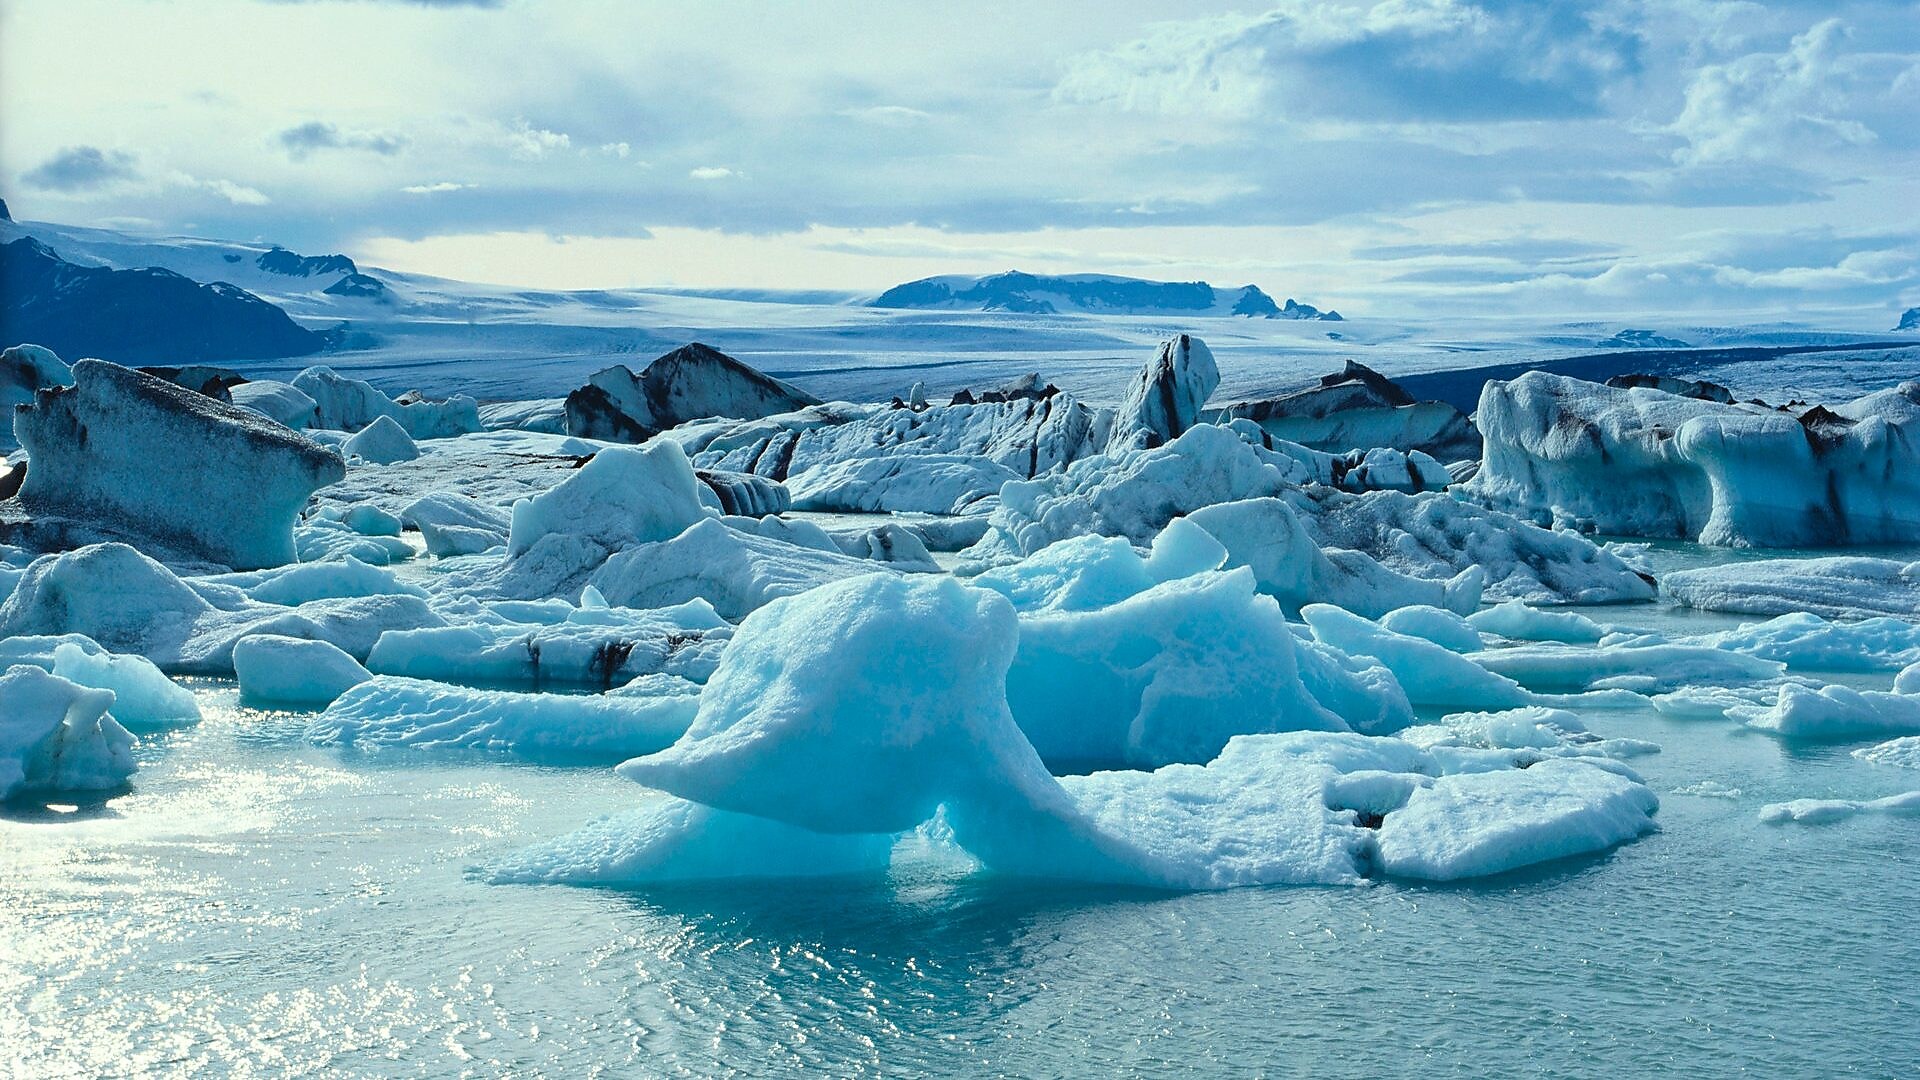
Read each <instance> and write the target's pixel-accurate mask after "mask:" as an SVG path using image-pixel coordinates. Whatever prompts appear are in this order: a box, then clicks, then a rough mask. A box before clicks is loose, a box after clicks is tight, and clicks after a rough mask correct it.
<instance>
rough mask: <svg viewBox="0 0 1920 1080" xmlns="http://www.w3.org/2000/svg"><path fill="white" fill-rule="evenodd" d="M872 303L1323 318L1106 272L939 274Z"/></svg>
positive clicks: (1256, 292) (1249, 293)
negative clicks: (969, 275)
mask: <svg viewBox="0 0 1920 1080" xmlns="http://www.w3.org/2000/svg"><path fill="white" fill-rule="evenodd" d="M873 306H874V307H882V308H920V309H933V310H944V311H1011V312H1018V313H1021V314H1029V315H1060V314H1086V315H1246V316H1250V317H1256V318H1268V319H1327V320H1332V321H1338V320H1339V319H1340V314H1339V313H1338V312H1333V311H1329V312H1324V313H1323V312H1321V311H1320V310H1319V309H1318V308H1315V307H1314V306H1312V305H1311V304H1300V303H1296V302H1295V301H1293V300H1292V299H1289V300H1288V301H1287V303H1286V306H1285V307H1281V306H1279V305H1278V304H1275V303H1274V302H1273V297H1271V296H1268V295H1267V294H1266V293H1265V292H1263V291H1261V289H1260V287H1259V286H1257V285H1242V286H1240V287H1238V288H1222V289H1216V288H1214V287H1213V286H1212V285H1209V284H1207V283H1206V282H1204V281H1147V280H1144V279H1141V278H1128V277H1117V276H1114V275H1111V274H1027V273H1022V272H1021V271H1018V270H1009V271H1007V272H1006V273H1004V274H993V275H990V276H987V277H968V276H965V275H953V274H949V275H943V276H940V277H930V278H922V279H920V280H919V281H909V282H907V283H906V284H904V285H895V286H894V287H893V288H891V289H888V290H887V291H886V292H883V293H881V294H880V295H879V296H877V297H875V298H874V300H873Z"/></svg>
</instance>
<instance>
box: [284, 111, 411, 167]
mask: <svg viewBox="0 0 1920 1080" xmlns="http://www.w3.org/2000/svg"><path fill="white" fill-rule="evenodd" d="M277 138H278V139H279V141H280V145H281V146H283V147H285V148H286V151H287V156H288V157H290V158H292V159H293V160H295V161H304V160H305V159H306V158H307V157H308V156H309V155H311V154H313V153H314V152H315V151H318V150H364V151H367V152H368V153H373V154H379V155H381V156H382V157H392V156H393V155H395V154H398V153H399V152H400V151H402V150H404V149H406V146H407V140H406V139H405V138H404V137H403V136H400V135H392V134H388V133H386V132H380V131H341V130H340V129H339V128H337V127H335V126H333V125H332V124H329V123H326V122H325V121H321V120H311V121H308V122H307V123H304V124H300V125H297V126H295V127H290V128H287V129H286V130H285V131H282V132H280V134H279V135H278V136H277Z"/></svg>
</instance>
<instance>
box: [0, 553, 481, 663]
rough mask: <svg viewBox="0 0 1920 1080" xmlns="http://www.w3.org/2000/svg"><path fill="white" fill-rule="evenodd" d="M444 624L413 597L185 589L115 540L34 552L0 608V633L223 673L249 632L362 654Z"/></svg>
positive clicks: (164, 570)
mask: <svg viewBox="0 0 1920 1080" xmlns="http://www.w3.org/2000/svg"><path fill="white" fill-rule="evenodd" d="M444 624H445V620H444V619H443V618H441V617H440V616H439V615H436V614H435V613H434V612H433V611H432V610H431V609H430V608H428V607H427V604H426V602H425V601H424V600H421V599H420V598H419V597H416V596H364V597H346V598H341V599H333V600H315V601H310V602H308V603H305V604H302V605H300V606H299V607H296V608H286V607H279V606H275V605H271V604H262V603H259V602H257V601H254V600H253V599H251V598H250V597H248V596H247V595H246V594H245V593H243V592H241V591H240V590H239V589H237V588H234V587H232V586H228V585H220V584H217V583H207V584H201V585H198V586H194V585H190V584H189V583H187V582H185V581H182V580H181V579H180V578H178V577H176V576H174V574H173V572H172V571H170V570H168V569H167V568H166V567H164V566H161V565H160V564H159V563H157V562H154V561H153V560H152V559H149V558H147V557H146V556H145V555H142V554H140V553H139V552H137V551H135V550H133V549H132V548H130V547H127V546H126V545H124V544H96V545H93V546H90V547H84V548H80V549H79V550H77V551H70V552H67V553H66V554H64V555H47V556H42V557H41V558H39V559H36V560H34V563H33V565H31V566H29V567H28V568H27V572H26V574H25V575H23V576H22V577H21V579H20V585H19V587H18V588H17V589H15V590H14V593H13V595H12V596H10V597H8V598H7V601H6V603H5V604H0V638H4V637H12V636H15V635H33V634H68V633H73V634H84V635H86V636H87V637H89V638H92V639H93V640H94V641H96V642H98V643H99V644H100V645H101V646H103V647H105V648H107V649H109V650H111V651H113V652H119V653H138V654H140V655H142V656H145V657H146V658H147V659H149V660H151V661H153V662H154V663H155V664H157V665H158V666H159V667H160V668H161V670H163V671H170V672H179V673H185V674H207V675H223V674H230V673H231V672H232V670H233V660H232V657H233V642H234V641H235V640H236V639H238V638H241V637H244V636H246V635H247V634H249V633H279V634H285V635H289V636H293V637H306V638H316V639H320V640H325V641H331V642H333V643H334V644H335V645H338V646H340V647H341V648H342V649H344V650H346V651H347V652H348V653H351V654H353V655H355V656H365V655H366V654H367V652H368V650H370V649H372V648H373V642H374V639H375V638H377V637H379V636H380V634H381V633H382V632H383V631H385V630H390V629H397V628H403V627H404V628H411V627H421V626H441V625H444Z"/></svg>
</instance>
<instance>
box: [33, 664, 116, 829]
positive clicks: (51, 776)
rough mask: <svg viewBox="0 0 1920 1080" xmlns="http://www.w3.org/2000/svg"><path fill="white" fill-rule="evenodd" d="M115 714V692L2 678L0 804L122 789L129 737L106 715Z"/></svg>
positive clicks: (38, 673) (43, 678)
mask: <svg viewBox="0 0 1920 1080" xmlns="http://www.w3.org/2000/svg"><path fill="white" fill-rule="evenodd" d="M112 707H113V691H111V690H96V689H91V688H88V687H84V686H81V685H79V684H77V683H74V682H70V681H69V680H66V679H63V678H60V677H59V676H57V675H53V674H49V673H48V672H46V671H43V670H41V669H40V668H37V667H33V666H30V665H25V664H22V665H17V666H15V667H12V668H8V669H7V671H6V672H5V673H4V674H0V801H5V800H8V799H16V798H20V797H22V796H28V795H45V794H53V793H56V792H85V791H117V790H119V789H121V788H123V787H125V786H126V784H127V779H128V778H129V777H131V776H132V775H133V772H134V769H135V768H136V766H135V764H134V761H133V736H132V735H130V734H128V733H127V729H126V728H124V727H121V726H120V724H119V723H118V722H116V721H115V720H114V718H113V717H112V716H109V715H108V714H107V710H108V709H110V708H112Z"/></svg>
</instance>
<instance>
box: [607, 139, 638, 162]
mask: <svg viewBox="0 0 1920 1080" xmlns="http://www.w3.org/2000/svg"><path fill="white" fill-rule="evenodd" d="M600 153H602V154H604V155H605V156H607V157H617V158H620V159H622V160H624V159H625V158H626V157H627V155H628V154H631V153H633V147H631V146H628V145H627V144H626V143H623V142H610V143H601V144H600Z"/></svg>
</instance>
